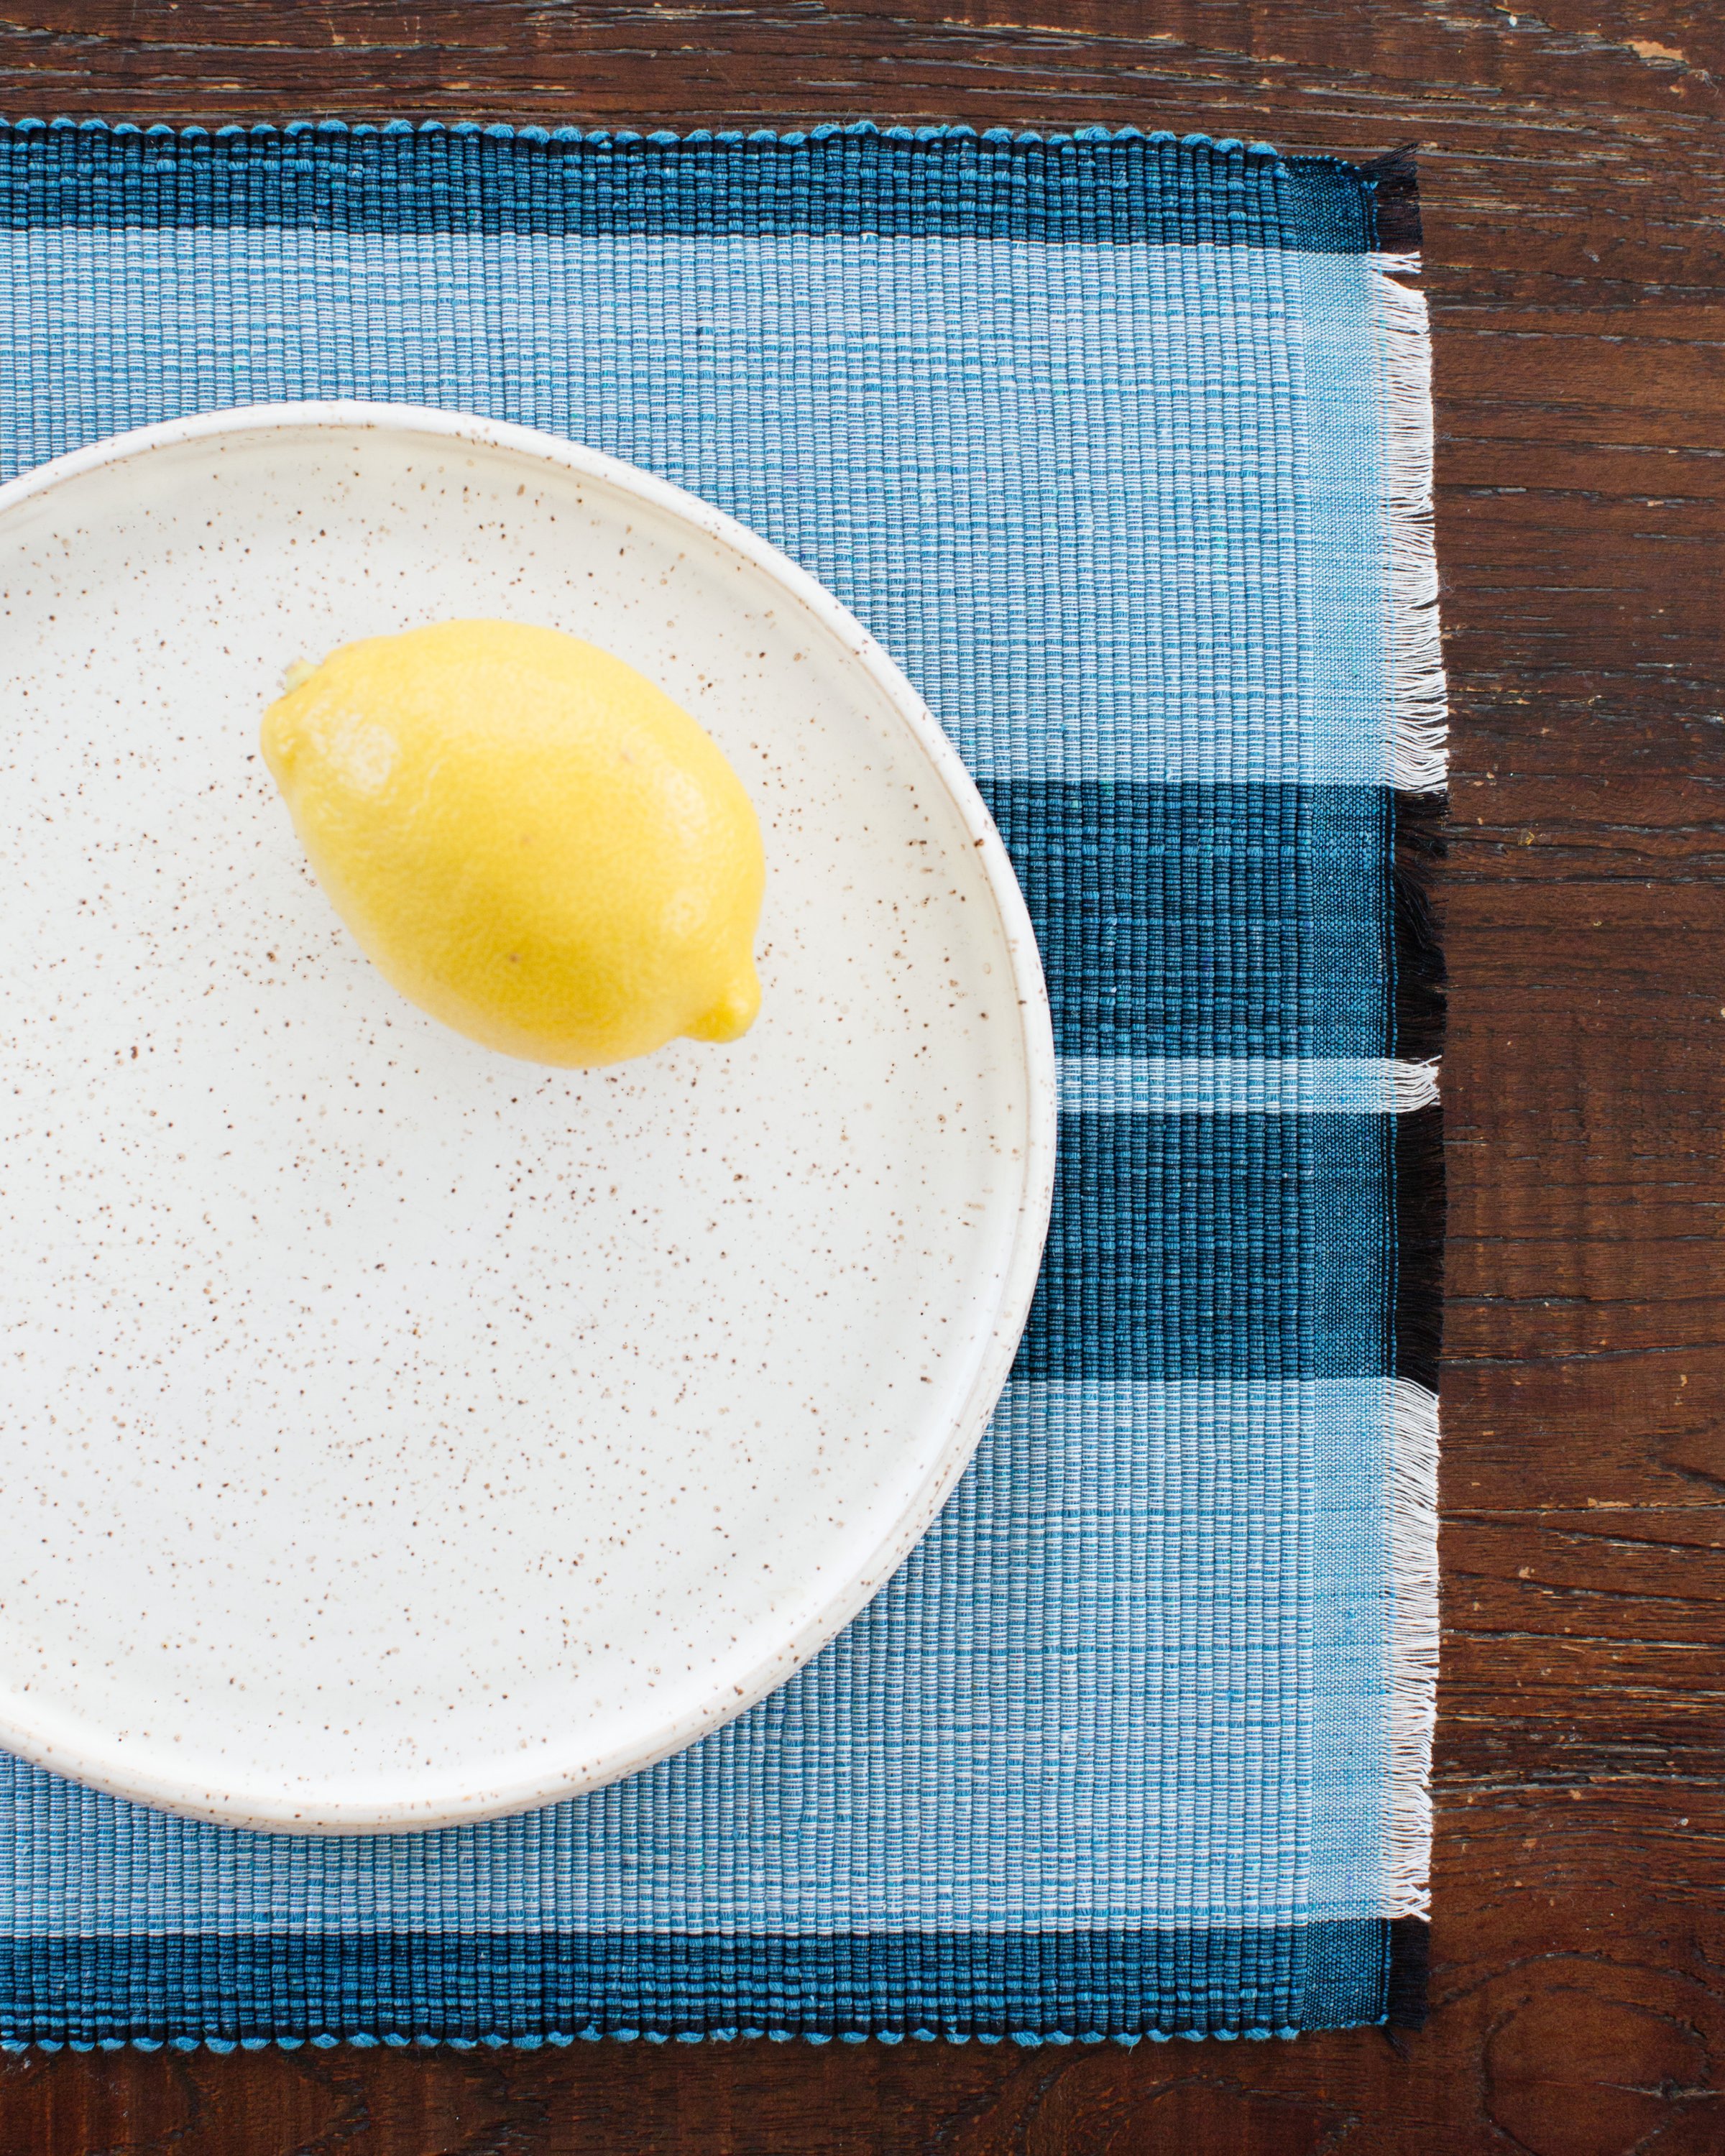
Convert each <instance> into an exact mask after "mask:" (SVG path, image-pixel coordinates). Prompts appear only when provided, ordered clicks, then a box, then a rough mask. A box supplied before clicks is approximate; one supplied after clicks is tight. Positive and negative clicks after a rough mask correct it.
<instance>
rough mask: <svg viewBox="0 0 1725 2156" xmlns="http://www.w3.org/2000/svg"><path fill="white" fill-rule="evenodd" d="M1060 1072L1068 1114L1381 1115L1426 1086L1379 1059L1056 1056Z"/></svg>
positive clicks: (1407, 1069)
mask: <svg viewBox="0 0 1725 2156" xmlns="http://www.w3.org/2000/svg"><path fill="white" fill-rule="evenodd" d="M1429 1086H1430V1080H1429V1077H1428V1075H1427V1074H1426V1071H1425V1068H1424V1066H1422V1065H1417V1064H1409V1063H1399V1062H1396V1061H1394V1060H1391V1059H1390V1058H1389V1057H1387V1056H1325V1057H1319V1056H1262V1055H1250V1056H1247V1055H1241V1056H1219V1055H1179V1056H1176V1055H1063V1056H1062V1057H1061V1058H1060V1108H1061V1111H1062V1112H1063V1113H1064V1114H1066V1115H1069V1116H1084V1115H1091V1116H1106V1115H1139V1116H1312V1115H1341V1116H1370V1115H1387V1114H1391V1113H1394V1111H1396V1110H1398V1109H1399V1108H1401V1107H1404V1106H1409V1105H1412V1104H1414V1101H1417V1100H1418V1099H1419V1098H1420V1097H1421V1096H1427V1095H1428V1089H1429ZM1410 1096H1413V1097H1412V1100H1410Z"/></svg>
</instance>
